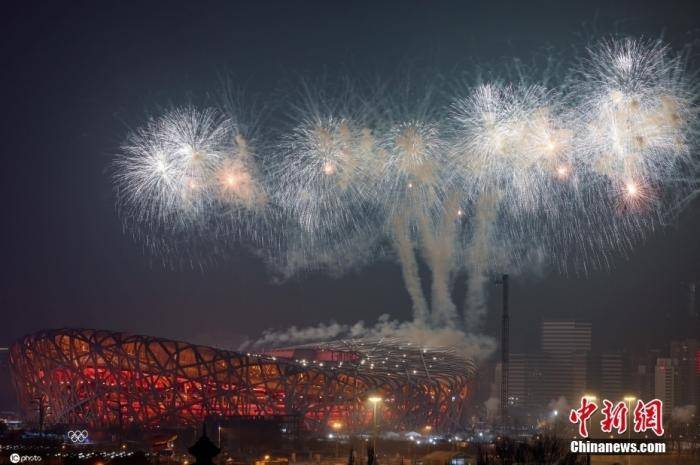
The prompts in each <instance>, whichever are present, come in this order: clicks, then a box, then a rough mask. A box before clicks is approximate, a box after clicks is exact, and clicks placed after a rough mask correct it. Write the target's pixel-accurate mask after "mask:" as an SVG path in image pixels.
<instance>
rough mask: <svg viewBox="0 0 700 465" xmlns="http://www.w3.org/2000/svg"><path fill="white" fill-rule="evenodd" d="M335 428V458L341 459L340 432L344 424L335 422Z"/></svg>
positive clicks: (333, 425)
mask: <svg viewBox="0 0 700 465" xmlns="http://www.w3.org/2000/svg"><path fill="white" fill-rule="evenodd" d="M331 426H332V427H333V431H335V456H336V457H339V456H340V451H339V448H340V437H339V435H340V430H341V429H342V428H343V424H342V423H340V422H339V421H334V422H333V424H332V425H331Z"/></svg>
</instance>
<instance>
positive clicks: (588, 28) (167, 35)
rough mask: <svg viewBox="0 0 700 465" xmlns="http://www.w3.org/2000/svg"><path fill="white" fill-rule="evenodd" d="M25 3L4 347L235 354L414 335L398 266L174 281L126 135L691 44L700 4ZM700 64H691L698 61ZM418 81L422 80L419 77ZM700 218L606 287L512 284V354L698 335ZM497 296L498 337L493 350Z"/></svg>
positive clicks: (7, 109)
mask: <svg viewBox="0 0 700 465" xmlns="http://www.w3.org/2000/svg"><path fill="white" fill-rule="evenodd" d="M566 3H567V5H566V6H564V2H550V3H537V2H524V1H516V2H513V3H511V4H500V3H498V2H484V3H483V4H477V3H473V4H472V3H470V2H454V3H453V4H448V3H440V2H427V1H426V2H411V1H402V2H393V3H392V2H379V1H375V2H367V3H363V2H328V1H323V2H321V1H319V2H292V1H280V2H261V1H249V2H233V1H230V2H221V3H214V2H211V3H207V2H191V1H190V2H177V1H168V2H162V3H157V2H131V3H130V4H127V3H126V2H70V4H69V3H68V2H50V3H48V2H47V4H46V5H44V6H40V5H39V3H33V2H22V4H21V5H20V4H19V2H18V4H17V5H15V6H14V10H13V9H11V8H9V7H7V6H5V8H4V10H5V11H3V14H2V19H1V20H0V21H2V27H1V29H0V31H2V32H0V34H2V41H0V59H1V60H2V65H1V69H2V72H0V79H1V80H2V85H1V86H0V89H2V100H1V103H2V107H1V108H2V125H1V129H0V130H1V131H2V139H0V140H1V141H2V148H1V150H2V170H1V173H2V182H1V183H0V192H1V194H0V199H2V206H3V209H4V215H3V220H2V227H1V231H2V241H1V242H0V247H1V248H2V249H1V252H0V257H1V259H2V265H1V266H0V272H1V273H2V279H0V309H1V310H0V311H2V319H1V320H0V345H7V344H10V343H11V342H12V341H13V340H15V339H16V338H18V337H20V336H22V335H23V334H26V333H29V332H32V331H35V330H39V329H43V328H52V327H95V328H104V329H112V330H123V331H130V332H136V333H140V334H149V335H159V336H165V337H171V338H178V339H183V340H188V341H193V342H199V343H206V344H211V345H220V346H228V347H230V346H233V345H235V344H237V343H238V342H239V341H240V340H241V338H242V337H243V335H249V336H255V335H257V334H259V333H260V332H261V331H262V330H264V329H265V328H269V327H274V328H277V329H284V328H286V327H287V326H289V325H292V324H295V325H301V326H303V325H309V324H316V323H318V322H320V321H326V322H328V321H330V320H335V321H339V322H343V323H353V322H355V321H357V320H358V319H364V320H366V321H373V320H375V319H376V318H377V317H378V316H379V315H380V314H382V313H389V314H391V315H392V317H394V318H397V319H401V320H405V319H408V318H409V317H410V313H411V310H410V308H411V305H410V301H409V297H408V295H407V293H406V291H405V290H404V287H403V283H402V279H401V273H400V270H399V267H398V266H397V265H395V264H393V263H380V264H376V265H374V266H372V267H369V268H365V269H363V270H362V271H360V272H358V273H355V274H352V275H349V276H345V277H342V278H330V277H327V276H323V275H311V276H303V277H299V278H297V279H295V280H293V281H291V282H287V283H284V284H275V283H273V282H272V280H271V276H270V274H269V273H268V272H267V270H266V268H265V265H264V264H263V263H261V262H260V261H259V260H258V259H256V258H254V257H253V256H252V255H251V254H250V253H248V252H246V251H245V250H243V249H241V251H240V253H239V254H237V255H236V256H232V257H230V259H228V260H226V261H222V262H221V263H219V264H217V265H214V266H210V267H208V268H207V269H205V270H204V271H202V270H199V269H196V270H192V269H170V268H164V267H162V266H160V265H159V264H158V263H157V262H155V261H154V260H153V258H152V257H150V256H148V255H147V254H145V253H144V252H143V249H142V247H141V246H140V244H138V243H136V242H135V241H134V240H133V239H132V238H131V237H130V236H129V235H128V234H125V233H124V231H123V228H122V225H121V221H120V219H119V217H118V215H117V212H116V209H115V198H114V193H113V190H112V185H111V181H110V178H109V169H108V168H109V164H110V163H111V161H112V160H113V157H114V154H115V153H116V152H117V151H118V147H119V144H120V143H121V142H123V140H124V138H125V137H126V135H127V133H128V131H129V130H130V129H131V128H134V127H137V126H139V125H140V124H142V123H143V121H144V120H145V119H146V117H147V116H148V115H149V114H155V113H157V112H158V109H160V108H163V107H167V106H168V105H170V104H182V103H188V102H195V103H201V102H205V103H206V102H208V101H210V100H212V99H214V98H215V96H216V95H217V94H218V93H219V91H220V89H221V82H222V78H223V77H226V76H231V75H233V76H235V77H236V78H237V79H238V81H237V84H238V85H240V86H241V87H244V88H245V89H246V91H247V92H249V93H250V94H251V95H258V96H262V98H263V100H264V99H265V97H266V96H274V98H279V97H280V92H279V90H278V89H279V85H280V82H283V81H285V80H290V79H294V78H295V76H305V77H312V78H313V77H315V76H318V75H321V74H324V73H325V74H326V75H330V76H333V75H334V74H336V75H339V74H340V73H343V74H347V73H353V72H357V73H358V75H359V74H362V75H377V76H382V75H383V74H392V73H395V71H396V69H397V68H399V67H400V66H404V65H405V64H406V63H425V62H429V63H431V66H433V67H434V68H435V73H436V74H437V73H442V74H449V73H450V72H463V71H468V67H469V66H472V65H473V63H484V64H489V63H492V62H497V61H499V60H503V59H505V58H508V57H520V58H522V59H523V60H529V59H531V58H532V57H533V55H535V54H539V53H542V51H543V50H546V49H549V48H551V49H553V50H555V51H556V52H557V53H560V54H563V55H566V53H567V51H569V50H570V49H571V48H572V46H576V45H579V46H580V45H581V44H582V43H584V41H587V40H588V39H590V38H591V37H593V38H595V37H598V36H604V35H606V34H610V33H614V32H622V33H626V34H630V35H634V36H639V35H645V36H649V37H652V38H657V37H660V36H662V35H663V36H664V37H665V38H666V39H667V40H668V41H670V42H671V43H672V44H674V45H675V46H682V45H683V44H685V43H687V42H693V41H696V40H697V37H699V35H698V30H697V27H698V19H699V18H700V2H687V3H674V2H671V1H665V2H648V4H647V2H641V1H625V2H610V1H601V2H592V1H585V2H580V3H578V4H576V5H568V2H566ZM697 50H698V49H697V47H696V52H697ZM416 66H420V65H416ZM698 213H700V202H695V204H693V205H691V206H690V207H689V208H688V209H687V210H686V211H685V212H684V213H683V214H682V215H681V217H680V218H679V220H678V221H677V222H676V223H675V224H672V225H670V226H669V227H667V228H666V229H664V230H662V231H660V232H657V233H656V234H655V235H654V236H653V237H651V238H650V239H649V240H648V241H647V242H645V243H644V244H641V245H640V246H639V247H637V249H636V250H635V251H634V252H633V253H632V254H630V255H629V256H628V257H618V258H617V259H616V260H615V262H614V264H613V267H612V269H611V270H603V271H600V272H596V273H592V274H590V275H589V276H567V277H562V276H559V275H557V274H555V273H549V272H544V273H538V274H537V275H536V276H535V275H523V276H517V277H514V278H513V279H512V303H511V308H512V314H513V317H512V322H513V326H512V328H513V329H512V335H513V346H514V350H525V349H536V348H537V345H538V338H537V335H538V332H539V331H538V330H539V321H540V319H541V318H542V317H564V318H569V317H575V318H577V319H581V320H587V321H591V322H592V323H593V325H594V326H593V330H594V338H595V340H594V344H595V345H596V346H597V348H599V349H621V348H624V347H633V348H634V347H639V348H642V347H644V346H645V345H657V346H661V347H665V346H666V342H667V341H668V340H669V339H670V338H671V337H673V336H677V335H678V336H682V335H688V334H689V333H690V332H692V331H693V329H692V326H691V325H689V324H688V316H687V315H688V305H687V288H688V283H689V282H691V281H693V280H698V279H700V245H699V240H698V238H699V237H700V219H699V215H698ZM497 292H498V289H497V288H494V297H493V298H492V299H491V307H492V311H491V314H490V319H489V322H488V325H487V331H488V332H490V333H492V334H495V330H496V321H497V317H498V313H499V312H498V311H497V310H498V304H499V301H498V298H497V297H498V295H497Z"/></svg>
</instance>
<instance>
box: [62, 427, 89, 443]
mask: <svg viewBox="0 0 700 465" xmlns="http://www.w3.org/2000/svg"><path fill="white" fill-rule="evenodd" d="M67 435H68V439H70V441H71V442H72V443H73V444H83V443H84V442H85V441H87V438H88V432H87V430H86V429H84V430H78V429H77V430H75V431H73V430H70V431H68V433H67Z"/></svg>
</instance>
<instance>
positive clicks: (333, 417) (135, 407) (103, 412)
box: [10, 329, 474, 432]
mask: <svg viewBox="0 0 700 465" xmlns="http://www.w3.org/2000/svg"><path fill="white" fill-rule="evenodd" d="M10 362H11V366H12V372H13V378H14V383H15V387H16V389H17V393H18V398H19V400H20V405H21V409H22V412H23V414H24V416H25V418H26V419H28V420H29V421H32V420H35V419H36V412H37V405H36V404H37V399H42V401H41V402H45V403H46V406H47V407H48V408H47V409H45V410H46V421H47V422H48V423H68V424H71V425H77V424H82V425H87V426H91V427H94V428H108V427H115V426H116V427H127V426H128V425H130V424H139V425H144V426H154V425H170V426H185V425H194V424H199V423H200V422H201V421H202V420H203V419H204V418H206V417H208V416H221V417H224V418H227V417H253V416H258V415H299V416H301V417H302V418H303V419H304V425H305V426H306V428H308V429H311V430H314V431H319V432H320V431H323V430H325V429H326V428H328V425H331V424H332V423H333V422H338V421H340V422H342V423H343V425H346V427H347V428H348V430H356V431H358V430H362V429H364V428H366V427H367V426H368V424H369V423H370V422H371V415H372V413H371V406H369V405H368V404H367V398H368V397H369V396H370V395H379V396H381V397H382V398H383V399H384V400H383V402H382V403H381V407H380V415H381V421H382V422H383V423H384V422H386V423H387V424H388V423H391V426H392V427H393V428H394V429H397V430H401V429H415V428H418V427H424V426H425V425H426V424H430V425H432V426H433V427H434V428H436V429H437V430H443V431H447V430H452V429H454V428H455V427H456V426H457V424H458V420H459V417H460V414H461V410H462V406H463V404H464V401H465V400H466V398H467V394H468V383H469V381H470V379H471V377H472V374H473V372H474V366H473V364H472V363H471V361H469V360H468V359H465V358H463V357H459V356H457V355H456V354H455V353H453V352H452V351H451V350H449V349H427V348H418V347H415V346H412V345H411V343H407V342H402V341H398V340H387V339H384V340H381V341H377V340H343V341H333V342H326V343H320V344H311V345H306V346H299V347H293V348H285V349H273V350H269V351H266V352H265V353H260V354H257V353H240V352H231V351H226V350H219V349H214V348H211V347H205V346H196V345H192V344H188V343H185V342H179V341H172V340H167V339H160V338H155V337H146V336H136V335H128V334H122V333H116V332H110V331H100V330H88V329H85V330H83V329H64V330H55V331H42V332H39V333H35V334H32V335H29V336H26V337H25V338H23V339H21V340H19V341H17V342H16V343H15V344H14V345H13V346H12V347H11V349H10Z"/></svg>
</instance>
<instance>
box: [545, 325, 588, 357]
mask: <svg viewBox="0 0 700 465" xmlns="http://www.w3.org/2000/svg"><path fill="white" fill-rule="evenodd" d="M592 328H593V326H592V325H591V323H583V322H581V321H573V320H545V321H543V322H542V352H545V353H572V352H590V351H591V335H592V331H593V330H592Z"/></svg>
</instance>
